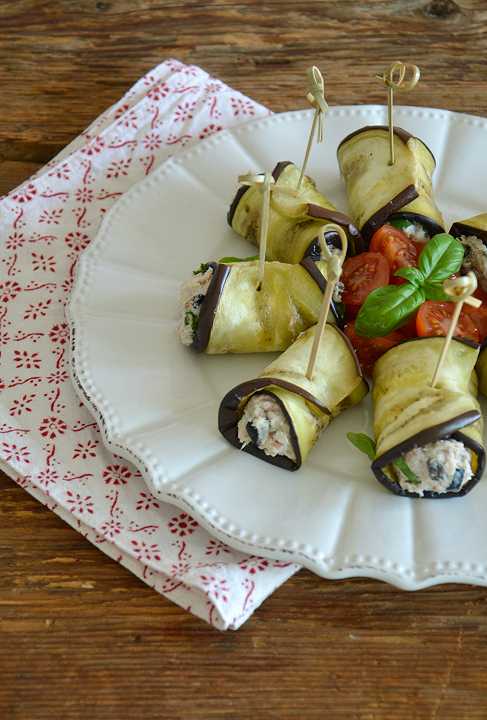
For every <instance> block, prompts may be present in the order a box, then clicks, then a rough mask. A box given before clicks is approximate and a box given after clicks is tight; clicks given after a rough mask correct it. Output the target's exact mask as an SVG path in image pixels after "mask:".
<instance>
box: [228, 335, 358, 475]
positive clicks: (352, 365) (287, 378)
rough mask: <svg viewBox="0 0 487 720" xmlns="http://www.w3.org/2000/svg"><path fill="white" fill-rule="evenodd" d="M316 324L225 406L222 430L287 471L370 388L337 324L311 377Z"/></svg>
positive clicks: (231, 394) (324, 340)
mask: <svg viewBox="0 0 487 720" xmlns="http://www.w3.org/2000/svg"><path fill="white" fill-rule="evenodd" d="M315 327H316V326H315ZM315 327H311V328H309V329H308V330H306V332H304V333H302V334H301V335H300V336H299V337H298V339H297V340H296V341H295V342H294V343H293V344H292V345H291V346H290V347H289V348H288V349H287V350H286V352H284V353H283V354H282V355H280V356H279V357H278V358H277V360H275V361H274V362H272V363H271V364H270V365H268V366H267V367H266V368H265V370H264V371H263V372H262V373H261V374H260V376H259V377H258V378H255V379H254V380H248V381H247V382H244V383H241V384H240V385H237V387H234V388H233V389H232V390H230V392H228V393H227V394H226V395H225V397H224V398H223V400H222V402H221V405H220V411H219V415H218V428H219V430H220V432H221V433H222V435H223V436H224V437H225V438H226V439H227V440H228V441H229V442H230V443H232V445H234V446H235V447H236V448H239V449H242V450H245V451H246V452H248V453H251V454H252V455H255V456H256V457H258V458H260V459H261V460H265V461H266V462H269V463H272V464H273V465H277V466H279V467H282V468H285V469H286V470H297V469H298V468H299V467H300V466H301V463H302V462H304V460H305V459H306V457H307V455H308V453H309V451H310V450H311V448H312V447H313V445H314V444H315V443H316V441H317V439H318V437H319V435H320V433H321V431H322V430H323V429H324V428H326V427H327V425H328V424H329V423H330V421H331V420H332V418H333V417H335V416H336V415H338V414H339V413H340V412H341V411H342V410H344V409H345V408H346V407H349V406H352V405H355V404H357V403H358V402H360V400H362V398H363V397H364V396H365V395H366V393H367V390H368V387H367V384H366V382H365V381H364V379H363V377H362V372H361V369H360V365H359V363H358V361H357V358H356V355H355V352H354V350H353V348H352V346H351V344H350V341H349V340H348V338H347V337H346V336H345V335H344V334H343V332H342V331H341V330H339V329H338V328H337V327H336V326H335V325H329V324H328V325H327V326H326V328H325V332H324V334H323V338H322V341H321V344H320V348H319V353H318V358H317V362H316V365H315V371H314V375H313V380H308V378H307V377H306V375H305V373H306V369H307V365H308V358H309V353H310V350H311V346H312V344H313V338H314V333H315Z"/></svg>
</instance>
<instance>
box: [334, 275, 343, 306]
mask: <svg viewBox="0 0 487 720" xmlns="http://www.w3.org/2000/svg"><path fill="white" fill-rule="evenodd" d="M344 290H345V285H344V284H343V283H342V282H341V280H337V282H336V283H335V287H334V288H333V300H334V302H337V303H339V302H341V301H342V295H343V291H344Z"/></svg>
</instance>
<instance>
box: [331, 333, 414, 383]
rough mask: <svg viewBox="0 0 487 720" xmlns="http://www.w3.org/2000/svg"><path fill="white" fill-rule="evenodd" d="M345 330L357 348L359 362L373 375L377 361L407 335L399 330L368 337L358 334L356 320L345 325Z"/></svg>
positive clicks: (364, 369) (368, 373) (367, 372)
mask: <svg viewBox="0 0 487 720" xmlns="http://www.w3.org/2000/svg"><path fill="white" fill-rule="evenodd" d="M344 330H345V334H346V335H347V337H348V338H349V339H350V342H351V343H352V345H353V347H354V348H355V352H356V353H357V357H358V360H359V363H360V364H361V366H362V369H363V371H364V373H365V374H366V375H372V370H373V369H374V365H375V362H376V361H377V360H378V359H379V358H380V356H381V355H383V354H384V353H385V352H387V351H388V350H390V349H391V348H393V347H394V346H395V345H398V344H399V343H400V342H401V341H402V340H405V336H404V335H403V334H402V333H400V332H398V331H397V330H395V331H394V332H391V333H389V335H384V336H383V337H376V338H367V337H363V336H362V335H357V333H356V332H355V323H354V322H351V323H348V324H347V325H345V328H344Z"/></svg>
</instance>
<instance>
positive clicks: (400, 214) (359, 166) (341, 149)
mask: <svg viewBox="0 0 487 720" xmlns="http://www.w3.org/2000/svg"><path fill="white" fill-rule="evenodd" d="M394 148H395V155H396V161H395V164H394V165H389V129H388V128H387V126H385V125H384V126H383V125H377V126H374V125H370V126H366V127H363V128H361V129H360V130H357V131H355V132H353V133H351V134H350V135H348V136H347V137H346V138H345V139H344V140H342V142H341V143H340V145H339V146H338V151H337V153H338V164H339V166H340V171H341V173H342V176H343V178H344V180H345V185H346V189H347V196H348V204H349V209H350V213H351V216H352V219H353V222H354V223H355V225H356V226H357V227H358V228H359V229H360V231H361V233H362V237H363V239H364V241H365V243H366V244H368V243H369V242H370V239H371V237H372V235H373V234H374V232H375V231H376V230H377V229H378V228H380V227H381V226H382V225H384V224H385V223H386V222H388V221H390V220H394V219H405V220H409V221H411V222H416V223H419V224H421V225H422V226H423V227H424V228H425V230H427V231H428V233H429V234H430V235H431V236H433V235H436V234H437V233H440V232H444V222H443V218H442V216H441V213H440V211H439V210H438V208H437V206H436V203H435V201H434V198H433V187H432V176H433V171H434V169H435V165H436V162H435V158H434V156H433V154H432V152H431V150H430V149H429V148H428V147H427V146H426V145H425V144H424V143H423V142H422V140H420V139H419V138H417V137H414V136H413V135H411V134H410V133H408V132H406V130H403V129H402V128H398V127H396V128H394Z"/></svg>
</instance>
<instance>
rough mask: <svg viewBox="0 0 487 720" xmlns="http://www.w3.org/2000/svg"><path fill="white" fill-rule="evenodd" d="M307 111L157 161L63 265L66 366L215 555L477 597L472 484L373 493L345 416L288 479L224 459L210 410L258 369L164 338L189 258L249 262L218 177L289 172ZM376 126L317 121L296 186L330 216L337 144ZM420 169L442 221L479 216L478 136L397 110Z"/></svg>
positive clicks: (362, 424) (114, 435)
mask: <svg viewBox="0 0 487 720" xmlns="http://www.w3.org/2000/svg"><path fill="white" fill-rule="evenodd" d="M310 118H311V116H310V113H309V112H296V113H286V114H283V115H275V116H273V117H269V118H266V119H264V120H259V121H257V122H251V123H249V124H246V125H243V126H240V127H238V128H237V129H234V130H231V131H226V132H222V133H219V134H217V135H215V136H213V137H211V138H209V139H208V140H205V141H203V142H201V143H199V144H197V145H196V146H195V147H193V148H191V149H189V150H187V151H186V152H182V153H180V154H178V155H177V156H176V157H175V158H173V159H172V160H170V161H169V162H166V163H165V164H164V165H162V166H161V167H160V168H159V169H158V170H157V171H156V172H154V173H153V174H152V175H151V176H150V177H148V178H147V179H146V180H144V181H142V182H141V183H140V184H138V185H137V186H136V187H134V188H133V189H132V190H131V191H130V192H129V193H127V194H126V195H125V196H124V197H123V198H122V199H121V200H120V201H119V202H118V203H117V204H116V205H115V207H114V208H113V209H112V211H111V212H110V214H109V215H108V217H107V218H106V219H105V221H104V223H103V226H102V228H101V231H100V233H99V235H98V237H97V238H96V240H95V242H94V243H93V244H92V245H91V247H90V248H89V249H88V251H87V252H86V253H85V254H84V255H83V257H82V258H81V261H80V263H79V266H78V276H77V282H76V287H75V290H74V293H73V296H72V301H71V305H70V311H69V315H70V323H71V326H72V330H73V352H72V367H73V376H74V379H75V380H76V382H77V383H78V388H79V392H80V395H81V397H83V398H84V400H85V401H86V402H87V403H88V405H89V406H90V408H91V409H92V411H93V412H94V414H95V415H96V417H97V418H98V420H99V421H101V424H102V427H103V429H104V439H105V442H106V444H107V445H108V446H109V447H110V448H111V449H112V450H113V451H114V452H116V453H117V454H119V455H122V456H123V457H125V458H126V459H128V460H131V461H133V462H134V463H135V464H136V465H137V466H138V467H139V469H140V470H141V471H142V472H143V474H144V477H145V480H146V482H147V484H148V485H149V487H150V488H151V490H152V491H153V492H154V493H155V494H156V495H159V496H160V497H161V498H163V499H164V500H167V501H169V502H172V503H174V504H175V505H178V506H180V507H182V508H185V509H188V510H189V512H190V513H191V514H192V515H193V516H194V517H195V518H197V519H198V520H199V521H200V522H201V524H202V525H204V526H205V527H206V528H207V529H209V530H210V532H212V533H213V534H214V535H216V536H217V537H220V538H221V539H223V540H225V541H226V542H227V543H229V544H230V545H232V546H234V547H236V548H238V549H240V550H244V551H247V552H248V551H249V550H250V551H252V552H255V554H257V555H264V556H269V557H272V558H282V559H286V560H294V561H296V562H299V563H301V564H303V565H306V566H307V567H308V568H310V569H311V570H313V571H314V572H316V573H318V574H319V575H322V576H324V577H327V578H341V577H349V576H354V575H364V576H368V577H376V578H380V579H383V580H387V581H389V582H391V583H393V584H394V585H397V586H399V587H402V588H405V589H410V590H415V589H418V588H422V587H426V586H429V585H433V584H436V583H441V582H446V581H454V582H470V583H477V584H487V522H486V515H487V510H486V508H487V477H486V478H484V480H483V481H481V482H480V483H479V485H478V486H477V487H476V488H475V490H473V492H472V493H471V494H470V495H467V497H465V498H458V499H452V500H446V501H438V500H436V501H434V500H433V501H432V500H429V501H428V500H410V499H405V498H400V497H396V496H395V495H392V494H390V493H389V492H387V491H386V490H385V489H384V488H383V487H382V486H381V485H379V484H378V483H377V481H376V480H375V479H374V477H373V476H372V474H371V472H370V470H369V467H368V463H367V459H366V458H365V457H364V456H362V455H361V454H360V453H359V452H356V451H355V450H354V449H352V448H351V447H350V445H349V444H348V442H347V440H346V438H345V434H346V432H347V431H350V430H352V431H364V432H369V433H370V431H371V427H370V404H369V402H368V401H367V402H364V403H363V404H362V405H361V406H360V407H357V408H354V409H353V410H348V411H347V412H345V413H343V414H342V415H341V416H340V417H339V418H338V419H337V420H335V421H334V422H333V423H332V424H331V426H330V427H329V428H328V429H327V430H326V432H325V433H324V434H323V435H322V437H321V438H320V440H319V442H318V444H317V445H316V447H315V448H314V449H313V451H312V452H311V454H310V456H309V459H308V461H307V462H306V463H305V464H304V466H303V467H302V468H301V470H299V471H298V472H296V473H290V472H286V471H284V470H279V469H278V468H275V467H272V466H271V465H268V464H267V463H264V462H261V461H259V460H256V459H255V458H253V457H252V456H250V455H248V454H247V453H243V452H238V451H237V450H235V448H233V447H231V446H230V445H229V444H227V443H226V442H225V441H224V440H223V438H222V437H221V436H220V434H219V433H218V430H217V411H218V406H219V403H220V400H221V398H222V397H223V395H224V394H225V393H226V392H227V390H229V389H230V388H231V387H232V386H233V385H235V384H237V383H239V382H241V381H243V380H247V379H250V378H253V377H255V376H256V375H257V374H258V373H259V371H260V370H261V369H262V368H264V367H265V366H266V365H267V364H268V363H269V362H270V361H271V359H272V356H269V355H246V356H224V357H207V356H204V355H203V356H201V355H197V354H194V353H193V352H191V351H190V350H188V349H187V348H184V347H182V346H181V344H180V343H179V342H178V340H177V338H176V331H175V328H176V322H177V301H178V290H179V284H180V283H181V281H183V280H185V279H187V278H188V277H189V276H190V275H191V271H192V270H193V268H195V267H197V266H198V265H199V263H200V262H201V261H206V260H212V259H215V258H219V257H222V256H224V255H242V256H246V255H248V254H249V253H250V254H251V253H252V252H253V247H252V246H250V245H249V244H248V243H246V242H245V241H243V240H241V239H239V238H238V237H237V236H236V235H235V234H234V233H233V231H232V230H230V229H229V228H228V226H227V223H226V212H227V209H228V205H229V203H230V201H231V199H232V197H233V195H234V193H235V189H236V178H237V175H238V174H239V173H242V172H246V171H247V170H261V169H265V168H267V169H271V168H272V167H273V166H274V164H275V163H276V162H277V161H278V160H293V161H295V162H297V163H299V162H300V161H301V157H302V153H303V148H304V145H305V141H306V137H307V132H308V128H309V123H310ZM383 122H385V110H384V108H382V107H376V106H363V107H340V108H333V109H332V110H331V111H330V113H329V114H328V116H327V120H326V143H325V146H324V148H322V147H321V146H318V147H317V148H315V150H314V152H313V156H312V161H311V163H310V167H309V173H310V174H311V175H312V176H313V177H314V178H315V179H316V180H317V182H318V185H319V187H321V188H322V189H323V191H324V192H325V193H326V194H327V195H329V196H330V197H331V198H332V199H333V200H334V202H335V203H336V205H337V206H338V208H339V209H342V210H345V209H346V203H345V194H344V190H343V187H342V184H341V181H340V177H339V173H338V168H337V162H336V157H335V150H336V147H337V144H338V142H339V141H340V140H341V139H342V138H343V137H344V136H345V135H346V134H347V133H349V132H351V131H352V130H355V129H357V128H359V127H361V126H363V125H366V124H370V125H375V124H382V123H383ZM396 122H397V124H398V125H401V126H402V127H404V128H406V129H407V130H409V131H411V132H412V133H416V134H418V135H419V136H420V137H421V138H423V139H424V140H425V141H426V142H427V143H428V144H429V145H430V147H431V148H432V150H433V152H434V153H435V155H436V158H437V161H438V167H437V171H436V176H435V185H436V197H437V199H438V201H439V204H440V206H441V208H442V210H443V211H444V214H445V217H446V220H447V222H449V221H452V220H453V219H458V218H466V217H469V216H471V215H473V214H476V213H478V212H481V211H485V210H486V200H487V197H486V194H485V188H486V187H487V163H486V162H485V147H486V146H487V145H486V144H487V121H486V120H484V119H482V118H476V117H470V116H466V115H459V114H452V113H449V112H445V111H440V110H430V109H424V108H423V109H420V108H398V109H397V111H396Z"/></svg>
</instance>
